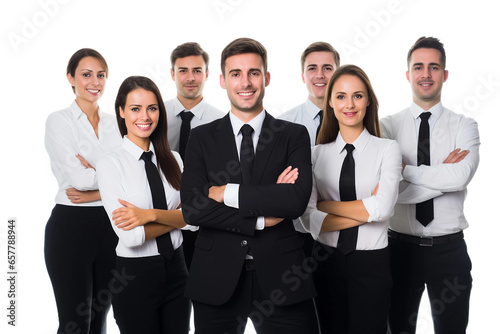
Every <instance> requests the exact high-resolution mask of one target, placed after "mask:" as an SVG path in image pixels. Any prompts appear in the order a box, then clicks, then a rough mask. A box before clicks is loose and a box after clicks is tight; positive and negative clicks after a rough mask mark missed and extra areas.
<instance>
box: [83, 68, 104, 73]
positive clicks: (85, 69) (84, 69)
mask: <svg viewBox="0 0 500 334" xmlns="http://www.w3.org/2000/svg"><path fill="white" fill-rule="evenodd" d="M83 71H88V72H94V71H92V70H91V69H89V68H82V70H81V71H80V72H83ZM101 72H104V73H106V71H105V70H99V71H97V73H101Z"/></svg>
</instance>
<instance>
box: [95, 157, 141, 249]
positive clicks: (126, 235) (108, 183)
mask: <svg viewBox="0 0 500 334" xmlns="http://www.w3.org/2000/svg"><path fill="white" fill-rule="evenodd" d="M96 169H97V179H98V182H99V190H100V192H101V199H102V203H103V205H104V209H105V210H106V213H107V214H108V217H109V220H110V221H111V225H112V226H113V230H114V231H115V233H116V235H118V238H120V241H121V242H122V243H123V245H125V246H126V247H130V248H132V247H138V246H141V245H142V244H143V243H144V241H145V240H146V235H145V233H144V226H137V227H135V228H133V229H131V230H129V231H124V230H123V229H121V228H117V227H116V226H115V224H114V222H113V220H112V217H113V211H114V210H116V209H118V208H121V207H122V205H121V204H120V203H119V202H118V199H122V200H124V201H127V202H130V201H129V199H128V197H127V194H126V193H125V190H124V189H123V186H122V184H123V182H125V181H124V180H122V178H121V177H120V175H121V173H120V167H119V166H118V165H117V162H115V161H114V160H113V159H111V158H108V157H104V158H102V159H100V160H99V161H98V162H97V168H96Z"/></svg>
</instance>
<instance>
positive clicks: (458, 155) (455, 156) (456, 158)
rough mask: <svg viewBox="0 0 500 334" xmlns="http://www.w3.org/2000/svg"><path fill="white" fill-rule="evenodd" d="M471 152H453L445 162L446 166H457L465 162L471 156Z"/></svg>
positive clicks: (458, 150)
mask: <svg viewBox="0 0 500 334" xmlns="http://www.w3.org/2000/svg"><path fill="white" fill-rule="evenodd" d="M469 152H470V151H469V150H463V151H460V149H459V148H457V149H456V150H455V151H453V152H451V153H450V155H449V156H448V157H447V158H446V159H445V160H444V161H443V163H444V164H456V163H457V162H460V161H462V160H464V158H465V157H466V156H467V154H469Z"/></svg>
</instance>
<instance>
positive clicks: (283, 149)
mask: <svg viewBox="0 0 500 334" xmlns="http://www.w3.org/2000/svg"><path fill="white" fill-rule="evenodd" d="M170 60H171V75H172V79H173V80H174V81H175V83H176V88H177V96H176V98H174V99H172V100H169V101H165V102H164V100H163V98H162V96H161V93H160V90H159V89H158V87H157V86H156V85H155V83H154V82H153V81H152V80H150V79H149V78H147V77H142V76H131V77H128V78H127V79H125V80H124V82H123V83H122V84H121V86H120V88H119V90H118V94H117V97H116V102H115V116H116V117H113V116H110V115H107V114H106V113H102V112H101V110H100V109H99V106H98V100H99V98H100V97H101V96H102V94H103V92H104V88H105V84H106V80H107V77H108V67H107V64H106V61H105V59H104V58H103V57H102V55H101V54H99V53H98V52H97V51H95V50H93V49H81V50H78V51H77V52H76V53H75V54H74V55H73V56H72V57H71V59H70V61H69V63H68V67H67V79H68V81H69V83H70V84H71V86H72V88H73V91H74V93H75V95H76V98H75V101H74V102H73V103H72V104H71V105H70V107H69V108H67V109H64V110H61V111H58V112H55V113H52V114H51V115H50V116H49V117H48V119H47V123H46V137H45V144H46V149H47V152H48V154H49V157H50V161H51V167H52V171H53V173H54V175H55V176H56V178H57V181H58V184H59V190H58V193H57V195H56V206H55V207H54V209H53V211H52V214H51V216H50V218H49V221H48V223H47V226H46V232H45V259H46V265H47V270H48V273H49V276H50V279H51V282H52V285H53V289H54V294H55V299H56V304H57V310H58V315H59V328H58V332H57V333H105V332H106V317H107V313H108V311H109V309H110V307H111V304H112V305H113V312H114V316H115V319H116V322H117V324H118V327H119V329H120V332H121V333H151V334H154V333H158V334H159V333H176V334H177V333H179V334H182V333H186V334H187V333H188V332H189V324H190V317H191V307H192V308H193V310H194V325H195V333H196V334H224V333H231V334H236V333H243V332H244V330H245V327H246V323H247V321H248V319H250V320H251V321H252V322H253V325H254V327H255V329H256V332H257V333H273V334H275V333H297V334H309V333H311V334H316V333H322V334H327V333H349V334H353V333H360V334H361V333H363V334H367V333H377V334H378V333H380V334H382V333H384V334H385V333H393V334H396V333H398V334H402V333H415V331H416V327H417V315H418V309H419V304H420V299H421V296H422V293H423V291H424V290H425V289H427V291H428V294H429V298H430V300H431V306H432V308H431V311H432V316H433V320H434V329H435V333H439V334H443V333H453V334H457V333H465V331H466V328H467V323H468V314H469V298H470V292H471V288H472V277H471V262H470V259H469V256H468V253H467V248H466V244H465V240H464V234H463V230H464V229H466V228H467V226H468V224H467V220H466V219H465V217H464V213H463V212H464V210H463V209H464V200H465V196H466V192H467V190H466V187H467V184H468V183H469V182H470V181H471V179H472V177H473V176H474V173H475V171H476V169H477V166H478V163H479V145H480V141H479V133H478V127H477V123H476V122H475V121H474V120H472V119H470V118H467V117H464V116H463V115H459V114H456V113H454V112H452V111H451V110H449V109H447V108H445V107H443V105H442V103H441V90H442V86H443V83H444V82H445V81H446V79H447V77H448V71H447V70H446V54H445V50H444V47H443V44H442V43H441V42H440V41H439V40H438V39H436V38H433V37H422V38H419V39H418V40H417V41H416V42H415V44H414V45H413V46H412V47H411V48H410V50H409V52H408V59H407V62H408V69H407V72H406V76H407V79H408V81H409V83H410V86H411V88H412V95H413V102H412V103H411V105H410V106H409V107H408V108H406V109H404V110H403V111H401V112H399V113H395V114H393V115H391V116H388V117H386V118H384V119H382V120H380V121H379V116H378V101H377V97H376V94H375V91H374V89H373V87H372V85H371V83H370V80H369V78H368V76H367V74H366V73H365V72H364V71H363V70H362V69H361V68H359V67H358V66H356V65H343V66H340V57H339V54H338V53H337V51H336V50H335V49H334V48H333V47H332V46H331V45H330V44H328V43H325V42H316V43H313V44H311V45H309V46H308V47H307V48H306V49H305V51H304V52H303V54H302V57H301V64H302V80H303V82H304V83H305V85H306V87H307V90H308V97H307V99H306V102H305V103H303V104H301V105H299V106H297V107H296V108H293V109H292V110H290V111H289V112H286V113H284V114H282V115H279V117H278V118H274V117H273V116H272V115H271V114H269V113H268V112H267V111H266V110H265V108H264V105H263V100H264V95H265V89H266V87H267V86H268V85H269V83H270V79H271V76H270V73H269V72H268V70H267V51H266V49H265V47H264V46H263V45H262V44H261V43H259V42H258V41H256V40H253V39H250V38H238V39H236V40H234V41H232V42H231V43H229V44H228V45H227V46H226V47H225V48H224V50H223V51H222V54H221V73H222V74H221V75H220V85H221V87H222V88H223V89H225V90H226V92H227V96H228V98H229V102H230V106H231V108H230V111H229V112H226V113H224V112H222V111H220V110H217V109H216V108H214V107H213V106H211V105H210V104H208V103H207V102H206V100H205V99H204V97H203V88H204V84H205V82H206V80H207V78H208V75H209V71H208V65H209V57H208V54H207V53H206V52H205V51H203V50H202V48H201V47H200V45H199V44H197V43H184V44H181V45H179V46H178V47H177V48H175V49H174V51H173V52H172V54H171V59H170Z"/></svg>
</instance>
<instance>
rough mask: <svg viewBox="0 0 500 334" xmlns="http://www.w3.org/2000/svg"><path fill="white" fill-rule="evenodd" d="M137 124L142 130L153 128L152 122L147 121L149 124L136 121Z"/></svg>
mask: <svg viewBox="0 0 500 334" xmlns="http://www.w3.org/2000/svg"><path fill="white" fill-rule="evenodd" d="M135 126H137V127H138V128H139V129H141V130H142V131H147V130H149V129H150V128H151V123H147V124H142V123H141V124H139V123H136V124H135Z"/></svg>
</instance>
